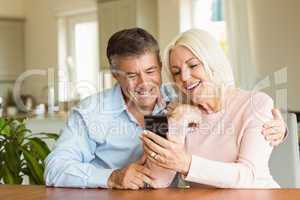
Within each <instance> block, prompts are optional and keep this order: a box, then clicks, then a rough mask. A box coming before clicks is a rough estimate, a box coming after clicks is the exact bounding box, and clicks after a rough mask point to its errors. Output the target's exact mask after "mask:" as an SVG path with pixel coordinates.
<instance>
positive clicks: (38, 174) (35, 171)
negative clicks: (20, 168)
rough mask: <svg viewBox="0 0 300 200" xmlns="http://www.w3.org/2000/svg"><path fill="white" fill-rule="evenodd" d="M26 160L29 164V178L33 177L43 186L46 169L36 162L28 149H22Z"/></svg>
mask: <svg viewBox="0 0 300 200" xmlns="http://www.w3.org/2000/svg"><path fill="white" fill-rule="evenodd" d="M22 151H23V154H24V158H25V160H26V162H27V166H28V169H29V171H30V173H29V174H28V175H29V176H30V175H32V178H33V179H34V180H35V181H36V183H37V184H40V185H43V184H44V177H43V173H44V167H43V165H42V164H40V163H39V162H38V160H36V158H35V157H34V156H33V155H31V153H30V152H29V151H27V150H26V149H24V148H22Z"/></svg>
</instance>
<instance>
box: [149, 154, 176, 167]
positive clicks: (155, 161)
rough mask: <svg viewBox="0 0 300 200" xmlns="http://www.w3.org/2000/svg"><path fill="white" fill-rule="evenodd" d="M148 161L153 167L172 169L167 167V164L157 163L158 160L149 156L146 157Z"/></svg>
mask: <svg viewBox="0 0 300 200" xmlns="http://www.w3.org/2000/svg"><path fill="white" fill-rule="evenodd" d="M148 159H149V161H151V162H152V163H154V164H155V165H158V166H160V167H162V168H166V169H172V167H170V166H168V165H167V163H162V162H159V161H158V160H156V159H154V158H153V157H151V156H148Z"/></svg>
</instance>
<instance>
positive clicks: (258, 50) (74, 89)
mask: <svg viewBox="0 0 300 200" xmlns="http://www.w3.org/2000/svg"><path fill="white" fill-rule="evenodd" d="M299 8H300V1H298V0H285V1H282V0H0V116H10V117H14V118H19V117H28V118H29V120H28V127H29V128H30V129H31V130H32V132H43V131H44V132H55V133H58V132H59V130H60V129H61V128H62V127H63V124H64V122H65V120H66V116H67V114H68V111H69V110H70V108H71V107H72V106H74V105H76V104H77V103H78V102H79V101H80V99H83V98H85V97H87V96H89V95H91V94H93V93H96V92H99V91H102V90H104V89H107V88H110V87H112V85H113V83H114V80H113V78H112V76H111V74H110V72H109V67H108V62H107V59H106V45H107V41H108V38H109V37H110V36H111V35H112V34H113V33H114V32H116V31H118V30H120V29H124V28H130V27H136V26H138V27H141V28H144V29H146V30H147V31H149V32H150V33H151V34H153V35H154V36H155V37H156V39H157V40H158V42H159V44H160V47H161V50H162V51H161V52H163V50H164V48H165V47H166V45H167V44H168V42H170V40H171V39H172V38H173V37H175V36H176V35H177V34H179V33H180V32H183V31H186V30H188V29H190V28H201V29H205V30H207V31H209V32H210V33H211V34H212V35H213V36H214V37H215V38H216V39H217V40H218V41H219V43H220V45H221V46H222V48H223V49H224V51H225V53H226V55H227V56H228V58H229V59H230V61H231V63H232V66H233V70H234V73H235V79H236V84H237V86H238V87H241V88H243V89H249V90H263V91H265V92H267V93H268V94H269V95H271V96H272V97H273V99H274V100H275V106H276V107H278V108H281V109H282V111H283V112H284V113H286V112H287V111H288V112H292V113H295V114H298V116H299V112H300V98H299V94H300V78H299V77H298V76H299V75H300V59H299V56H300V37H299V35H300V26H299V19H300V12H298V9H299ZM285 118H286V116H285ZM298 120H299V118H298ZM295 123H296V122H295ZM298 123H299V121H298ZM294 125H295V124H294ZM294 125H293V127H294V129H295V132H296V134H297V133H298V132H299V124H298V125H297V124H296V125H295V126H294ZM292 138H293V140H294V141H295V140H296V141H297V143H298V137H292Z"/></svg>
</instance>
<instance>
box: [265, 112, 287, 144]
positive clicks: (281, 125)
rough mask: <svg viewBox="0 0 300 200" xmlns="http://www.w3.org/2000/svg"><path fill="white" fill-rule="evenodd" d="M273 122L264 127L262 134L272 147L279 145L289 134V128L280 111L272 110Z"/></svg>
mask: <svg viewBox="0 0 300 200" xmlns="http://www.w3.org/2000/svg"><path fill="white" fill-rule="evenodd" d="M272 114H273V118H274V119H273V120H272V121H269V122H267V123H265V124H264V125H263V130H262V134H263V135H264V136H265V139H266V140H267V141H268V142H270V144H271V145H272V146H277V145H279V144H280V143H281V142H282V141H283V139H284V138H285V135H286V133H287V128H286V125H285V122H284V121H283V118H282V116H281V113H280V111H279V110H278V109H276V108H274V109H273V110H272Z"/></svg>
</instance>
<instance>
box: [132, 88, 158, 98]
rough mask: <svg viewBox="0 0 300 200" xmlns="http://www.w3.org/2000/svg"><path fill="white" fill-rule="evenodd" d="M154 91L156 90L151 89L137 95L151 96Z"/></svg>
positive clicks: (137, 92) (138, 92) (136, 92)
mask: <svg viewBox="0 0 300 200" xmlns="http://www.w3.org/2000/svg"><path fill="white" fill-rule="evenodd" d="M153 90H154V88H151V89H150V90H142V91H135V94H138V95H141V96H149V95H151V94H152V91H153Z"/></svg>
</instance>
